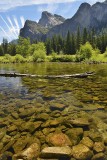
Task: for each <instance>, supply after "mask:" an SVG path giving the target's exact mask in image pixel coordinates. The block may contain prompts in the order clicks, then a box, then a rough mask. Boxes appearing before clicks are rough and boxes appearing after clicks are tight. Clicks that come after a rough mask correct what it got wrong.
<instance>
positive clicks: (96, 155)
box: [92, 152, 106, 160]
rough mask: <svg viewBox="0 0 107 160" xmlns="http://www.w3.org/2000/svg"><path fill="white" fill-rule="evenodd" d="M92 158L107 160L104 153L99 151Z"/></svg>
mask: <svg viewBox="0 0 107 160" xmlns="http://www.w3.org/2000/svg"><path fill="white" fill-rule="evenodd" d="M92 160H106V159H105V155H104V153H102V152H101V153H97V154H95V155H94V156H93V157H92Z"/></svg>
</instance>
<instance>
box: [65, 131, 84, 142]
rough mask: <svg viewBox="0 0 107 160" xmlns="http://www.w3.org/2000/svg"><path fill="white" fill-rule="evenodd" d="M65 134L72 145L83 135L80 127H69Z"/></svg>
mask: <svg viewBox="0 0 107 160" xmlns="http://www.w3.org/2000/svg"><path fill="white" fill-rule="evenodd" d="M66 134H67V135H68V137H69V138H70V140H71V141H72V142H73V144H74V145H76V144H78V143H79V142H80V140H81V138H82V137H83V129H82V128H72V129H69V130H68V131H67V132H66Z"/></svg>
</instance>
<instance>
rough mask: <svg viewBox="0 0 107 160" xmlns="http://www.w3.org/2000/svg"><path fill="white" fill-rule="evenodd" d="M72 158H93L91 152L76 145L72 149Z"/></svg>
mask: <svg viewBox="0 0 107 160" xmlns="http://www.w3.org/2000/svg"><path fill="white" fill-rule="evenodd" d="M72 154H73V157H74V158H75V159H77V160H88V159H91V157H92V156H93V152H92V151H91V150H90V149H89V148H88V147H87V146H85V145H83V144H78V145H76V146H74V147H73V148H72Z"/></svg>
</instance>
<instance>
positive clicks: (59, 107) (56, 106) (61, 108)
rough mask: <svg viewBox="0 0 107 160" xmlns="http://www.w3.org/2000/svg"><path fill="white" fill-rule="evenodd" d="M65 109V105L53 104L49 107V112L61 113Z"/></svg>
mask: <svg viewBox="0 0 107 160" xmlns="http://www.w3.org/2000/svg"><path fill="white" fill-rule="evenodd" d="M65 108H66V105H64V104H62V103H53V104H51V105H50V110H51V111H55V110H59V111H63V110H64V109H65Z"/></svg>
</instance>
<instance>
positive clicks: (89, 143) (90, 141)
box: [81, 137, 94, 148]
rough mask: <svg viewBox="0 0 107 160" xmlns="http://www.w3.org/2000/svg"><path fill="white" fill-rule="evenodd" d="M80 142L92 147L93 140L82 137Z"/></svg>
mask: <svg viewBox="0 0 107 160" xmlns="http://www.w3.org/2000/svg"><path fill="white" fill-rule="evenodd" d="M81 143H82V144H84V145H85V146H87V147H89V148H93V145H94V143H93V141H92V140H91V139H90V138H89V137H83V139H82V140H81Z"/></svg>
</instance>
